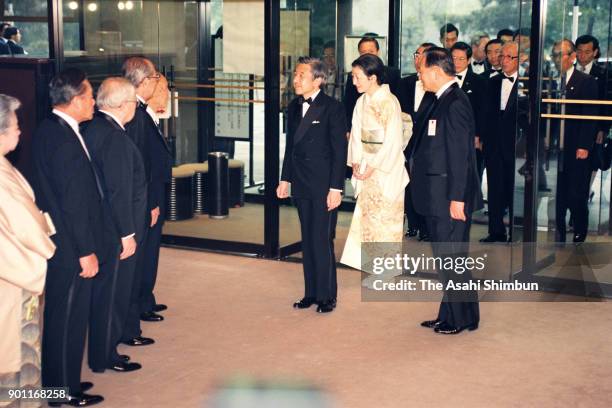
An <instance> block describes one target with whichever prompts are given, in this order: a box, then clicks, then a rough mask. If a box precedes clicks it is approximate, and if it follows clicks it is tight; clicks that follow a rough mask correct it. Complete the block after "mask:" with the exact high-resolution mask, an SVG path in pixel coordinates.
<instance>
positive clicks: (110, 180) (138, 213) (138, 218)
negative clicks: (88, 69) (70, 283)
mask: <svg viewBox="0 0 612 408" xmlns="http://www.w3.org/2000/svg"><path fill="white" fill-rule="evenodd" d="M97 99H98V101H97V104H98V108H99V109H100V111H98V112H97V113H96V115H95V116H94V119H93V120H92V121H91V122H90V123H89V125H88V126H87V129H86V130H85V132H84V137H85V143H86V144H87V147H88V149H89V151H90V152H91V155H92V160H93V161H94V163H95V164H96V167H97V168H98V169H99V170H100V178H101V180H102V186H103V190H104V193H105V194H104V195H105V197H106V203H107V205H108V207H109V211H110V214H111V218H112V221H113V222H112V223H109V224H108V228H109V232H110V233H111V234H113V235H115V236H116V237H117V241H118V242H119V241H120V242H121V245H120V246H118V247H117V248H116V252H115V259H114V262H113V263H109V267H107V268H104V269H103V273H101V274H100V275H99V276H98V277H97V278H96V280H95V282H94V287H93V304H96V305H98V306H97V307H96V308H94V309H93V310H92V313H91V325H90V335H89V358H88V363H89V366H90V367H91V369H92V370H93V371H95V372H103V371H104V370H105V369H107V368H110V369H113V370H115V371H121V372H124V371H134V370H136V369H139V368H140V365H139V364H138V363H134V362H126V361H124V359H123V358H122V357H120V355H119V354H118V352H117V348H116V345H117V343H119V340H120V339H121V334H122V332H123V327H124V326H125V321H126V318H127V315H128V311H129V306H130V295H131V290H132V285H133V281H134V271H135V267H136V255H135V253H136V250H137V247H139V246H140V245H142V242H143V238H144V232H145V212H146V208H147V207H146V197H147V191H146V186H147V185H146V181H145V174H144V165H143V163H142V157H141V154H140V151H139V150H138V148H137V147H136V145H135V144H134V142H132V140H131V139H130V138H129V137H128V136H127V133H126V131H125V128H124V127H123V126H124V124H125V123H126V122H128V121H129V120H131V119H132V118H133V116H134V111H135V109H136V103H137V100H136V92H135V90H134V87H133V86H132V84H130V83H129V82H128V81H127V80H126V79H123V78H108V79H106V80H105V81H104V82H102V85H100V88H99V90H98V94H97Z"/></svg>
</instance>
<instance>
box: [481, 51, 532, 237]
mask: <svg viewBox="0 0 612 408" xmlns="http://www.w3.org/2000/svg"><path fill="white" fill-rule="evenodd" d="M501 58H502V71H503V72H502V74H501V75H496V76H494V77H492V78H491V79H490V80H489V84H488V87H487V92H486V97H485V106H486V115H485V124H484V131H483V134H482V137H483V139H482V145H483V152H484V159H485V163H486V167H487V191H488V197H489V200H488V205H489V235H488V236H487V237H486V238H483V239H481V240H480V242H506V240H507V238H506V227H505V225H504V212H505V210H506V209H508V210H509V213H510V217H512V199H513V194H514V167H515V166H514V164H515V144H516V139H517V136H516V132H517V130H518V127H519V126H520V127H521V128H523V129H527V126H528V123H527V112H526V107H525V106H524V102H526V101H525V100H524V98H521V100H520V101H519V98H518V88H519V80H518V67H519V61H518V58H519V53H518V44H517V43H515V42H507V43H505V44H504V46H503V48H502V56H501ZM510 232H512V230H511V229H510Z"/></svg>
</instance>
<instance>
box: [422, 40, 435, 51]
mask: <svg viewBox="0 0 612 408" xmlns="http://www.w3.org/2000/svg"><path fill="white" fill-rule="evenodd" d="M431 47H436V44H434V43H430V42H424V43H423V44H421V45H419V47H418V48H425V51H427V50H428V49H430V48H431Z"/></svg>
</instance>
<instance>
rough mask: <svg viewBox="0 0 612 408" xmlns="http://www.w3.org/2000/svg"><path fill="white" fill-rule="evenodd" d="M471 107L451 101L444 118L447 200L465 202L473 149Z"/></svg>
mask: <svg viewBox="0 0 612 408" xmlns="http://www.w3.org/2000/svg"><path fill="white" fill-rule="evenodd" d="M472 116H473V113H472V109H471V106H469V103H468V104H464V103H461V101H460V100H455V101H453V102H452V103H451V104H450V106H449V111H448V115H447V118H446V134H445V143H446V158H447V160H448V174H447V177H448V191H447V194H448V199H449V200H450V201H462V202H463V201H465V192H466V189H467V179H468V168H469V163H470V149H471V148H473V147H472V146H473V145H474V144H473V140H474V124H473V123H474V119H473V117H472Z"/></svg>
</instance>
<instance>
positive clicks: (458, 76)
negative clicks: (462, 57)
mask: <svg viewBox="0 0 612 408" xmlns="http://www.w3.org/2000/svg"><path fill="white" fill-rule="evenodd" d="M455 76H456V77H457V78H459V80H460V81H461V79H462V78H463V76H462V75H459V74H457V75H455Z"/></svg>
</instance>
